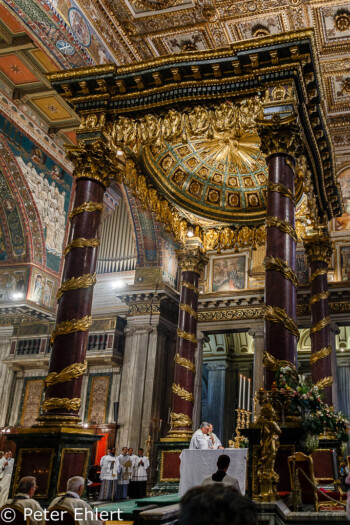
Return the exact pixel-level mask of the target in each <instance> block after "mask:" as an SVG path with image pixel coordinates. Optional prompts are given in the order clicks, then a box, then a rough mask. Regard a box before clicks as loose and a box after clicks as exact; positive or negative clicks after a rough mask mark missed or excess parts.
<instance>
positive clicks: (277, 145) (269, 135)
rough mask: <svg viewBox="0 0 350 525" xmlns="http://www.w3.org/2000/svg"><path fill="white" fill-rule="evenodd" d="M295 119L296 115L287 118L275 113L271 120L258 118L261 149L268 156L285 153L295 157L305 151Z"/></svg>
mask: <svg viewBox="0 0 350 525" xmlns="http://www.w3.org/2000/svg"><path fill="white" fill-rule="evenodd" d="M295 120H296V116H295V115H293V116H291V117H287V118H285V119H281V117H280V116H279V115H275V116H274V117H272V119H271V120H258V121H257V123H258V128H257V130H258V133H259V136H260V140H261V145H260V150H261V151H262V152H263V153H264V154H265V155H267V156H269V155H273V154H276V153H285V154H287V155H290V156H291V157H294V158H296V157H298V156H299V155H300V154H301V153H302V152H303V141H302V139H301V136H300V128H299V126H298V125H297V124H296V122H295Z"/></svg>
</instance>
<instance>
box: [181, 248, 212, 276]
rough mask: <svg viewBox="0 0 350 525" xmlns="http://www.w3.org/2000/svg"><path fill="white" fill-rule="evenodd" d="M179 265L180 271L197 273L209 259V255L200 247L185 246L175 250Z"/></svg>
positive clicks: (199, 272)
mask: <svg viewBox="0 0 350 525" xmlns="http://www.w3.org/2000/svg"><path fill="white" fill-rule="evenodd" d="M176 256H177V259H178V261H179V267H180V269H181V271H182V272H196V273H198V274H199V275H200V274H201V272H202V270H203V269H204V267H205V266H206V264H207V263H208V261H209V257H208V256H207V255H206V254H205V252H203V249H201V248H200V247H192V246H191V247H186V248H184V249H182V250H176Z"/></svg>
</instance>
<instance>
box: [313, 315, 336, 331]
mask: <svg viewBox="0 0 350 525" xmlns="http://www.w3.org/2000/svg"><path fill="white" fill-rule="evenodd" d="M330 322H331V318H330V317H329V315H328V316H327V317H324V318H323V319H321V320H320V321H318V323H316V324H315V325H314V326H312V327H311V328H310V334H314V333H316V332H320V331H321V330H322V329H323V328H325V327H326V326H327V325H329V324H330Z"/></svg>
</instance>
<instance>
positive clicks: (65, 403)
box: [41, 397, 81, 412]
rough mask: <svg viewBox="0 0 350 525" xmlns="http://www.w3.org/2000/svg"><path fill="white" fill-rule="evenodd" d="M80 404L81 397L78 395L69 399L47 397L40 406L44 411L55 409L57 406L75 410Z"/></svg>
mask: <svg viewBox="0 0 350 525" xmlns="http://www.w3.org/2000/svg"><path fill="white" fill-rule="evenodd" d="M80 405H81V399H80V398H78V397H74V398H73V399H69V398H68V397H50V398H49V399H45V401H44V402H43V404H42V407H41V408H42V409H43V410H44V411H45V412H49V411H50V410H57V409H59V408H63V409H66V410H72V411H74V412H76V411H77V410H79V409H80Z"/></svg>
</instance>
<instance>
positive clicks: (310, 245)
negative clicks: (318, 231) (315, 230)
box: [304, 235, 333, 264]
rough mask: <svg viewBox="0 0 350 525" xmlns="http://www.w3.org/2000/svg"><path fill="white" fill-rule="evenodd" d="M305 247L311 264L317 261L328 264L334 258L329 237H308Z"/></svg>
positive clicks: (305, 240)
mask: <svg viewBox="0 0 350 525" xmlns="http://www.w3.org/2000/svg"><path fill="white" fill-rule="evenodd" d="M304 247H305V252H306V255H307V259H308V262H309V264H311V263H312V262H316V261H322V262H325V263H328V262H329V261H330V258H331V257H332V253H333V249H332V243H331V239H330V237H328V235H323V236H321V235H314V236H312V237H309V238H308V237H306V238H305V239H304Z"/></svg>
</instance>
